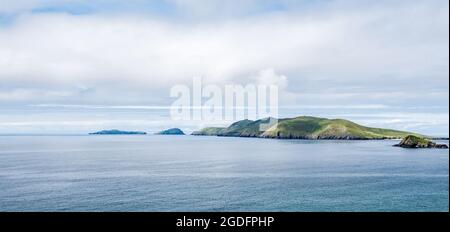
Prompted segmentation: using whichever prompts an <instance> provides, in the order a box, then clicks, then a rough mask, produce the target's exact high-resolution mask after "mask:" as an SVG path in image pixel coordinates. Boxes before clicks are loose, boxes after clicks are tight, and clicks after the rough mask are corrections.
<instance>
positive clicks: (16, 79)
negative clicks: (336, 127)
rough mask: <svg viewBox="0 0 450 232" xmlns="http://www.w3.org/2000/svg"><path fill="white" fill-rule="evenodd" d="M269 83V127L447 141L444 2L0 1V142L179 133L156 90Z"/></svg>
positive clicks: (190, 125) (195, 125) (167, 101)
mask: <svg viewBox="0 0 450 232" xmlns="http://www.w3.org/2000/svg"><path fill="white" fill-rule="evenodd" d="M198 76H200V77H202V78H203V81H204V82H205V83H206V84H216V85H219V86H223V85H226V84H242V85H245V84H252V83H259V82H263V81H265V80H270V81H271V82H272V83H274V84H278V85H280V87H281V88H280V96H279V105H280V110H279V114H280V117H294V116H299V115H312V116H321V117H328V118H345V119H350V120H353V121H355V122H357V123H361V124H364V125H367V126H374V127H386V128H393V129H400V130H409V131H414V132H419V133H424V134H428V135H436V136H448V131H449V119H448V117H449V100H448V99H449V79H448V78H449V2H448V1H447V0H427V1H425V0H380V1H371V0H323V1H313V0H278V1H276V0H236V1H234V0H227V1H220V0H130V1H118V0H108V1H107V0H0V134H8V133H86V132H91V131H95V130H99V129H110V128H118V129H133V130H144V131H157V130H160V129H165V128H167V127H180V128H182V129H185V130H187V131H192V130H195V129H199V128H201V127H203V126H210V125H218V126H219V125H226V124H228V123H230V122H226V121H203V122H192V121H182V122H180V121H173V120H171V119H170V115H169V111H168V109H167V107H168V106H170V105H171V103H172V102H173V101H174V99H173V98H170V88H171V87H173V86H174V85H179V84H185V85H191V82H192V78H193V77H198Z"/></svg>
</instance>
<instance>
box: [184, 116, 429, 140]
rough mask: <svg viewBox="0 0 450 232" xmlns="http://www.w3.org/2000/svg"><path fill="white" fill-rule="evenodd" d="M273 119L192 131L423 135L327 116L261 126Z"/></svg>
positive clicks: (389, 136) (332, 136)
mask: <svg viewBox="0 0 450 232" xmlns="http://www.w3.org/2000/svg"><path fill="white" fill-rule="evenodd" d="M271 121H274V118H265V119H260V120H256V121H253V120H248V119H246V120H242V121H238V122H235V123H233V124H231V125H230V126H229V127H209V128H204V129H202V130H200V131H196V132H193V133H192V135H197V136H228V137H257V138H273V139H308V140H319V139H328V140H381V139H403V138H405V137H406V136H408V135H414V136H418V137H426V136H423V135H420V134H416V133H411V132H406V131H398V130H390V129H381V128H372V127H366V126H362V125H359V124H357V123H354V122H351V121H349V120H344V119H327V118H318V117H310V116H300V117H296V118H285V119H278V121H276V122H277V123H275V124H273V125H272V126H271V127H269V128H267V130H265V131H264V130H261V129H260V128H261V125H268V123H269V122H271Z"/></svg>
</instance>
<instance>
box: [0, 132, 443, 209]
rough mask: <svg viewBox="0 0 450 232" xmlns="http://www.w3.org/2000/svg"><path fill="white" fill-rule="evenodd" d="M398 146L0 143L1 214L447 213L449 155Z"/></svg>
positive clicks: (23, 139) (199, 140) (167, 139)
mask: <svg viewBox="0 0 450 232" xmlns="http://www.w3.org/2000/svg"><path fill="white" fill-rule="evenodd" d="M394 143H397V141H299V140H269V139H247V138H218V137H193V136H0V211H448V210H449V195H448V191H449V153H448V150H438V149H436V150H434V149H429V150H428V149H423V150H409V149H402V148H396V147H392V146H391V145H392V144H394ZM445 143H447V144H448V142H445Z"/></svg>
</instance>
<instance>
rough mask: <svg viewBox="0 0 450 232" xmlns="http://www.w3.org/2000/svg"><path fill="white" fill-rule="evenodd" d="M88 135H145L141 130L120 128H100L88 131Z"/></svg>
mask: <svg viewBox="0 0 450 232" xmlns="http://www.w3.org/2000/svg"><path fill="white" fill-rule="evenodd" d="M89 134H90V135H146V134H147V133H146V132H142V131H122V130H117V129H113V130H102V131H97V132H94V133H89Z"/></svg>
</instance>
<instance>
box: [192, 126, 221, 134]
mask: <svg viewBox="0 0 450 232" xmlns="http://www.w3.org/2000/svg"><path fill="white" fill-rule="evenodd" d="M225 129H227V128H225V127H206V128H204V129H202V130H200V131H194V132H193V133H192V135H198V136H217V135H219V134H221V133H222V132H223V131H224V130H225Z"/></svg>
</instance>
